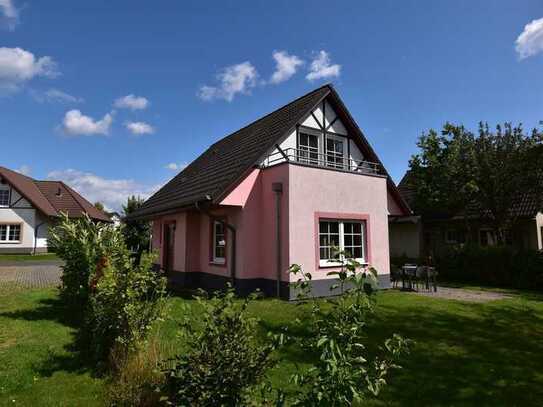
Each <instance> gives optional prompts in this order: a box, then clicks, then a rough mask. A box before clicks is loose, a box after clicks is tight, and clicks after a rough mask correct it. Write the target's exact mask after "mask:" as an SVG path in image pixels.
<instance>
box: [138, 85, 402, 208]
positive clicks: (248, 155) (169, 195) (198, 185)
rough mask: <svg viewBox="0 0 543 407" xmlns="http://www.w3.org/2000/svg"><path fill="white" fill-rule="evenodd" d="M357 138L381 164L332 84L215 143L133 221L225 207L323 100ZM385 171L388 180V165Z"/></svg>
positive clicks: (155, 196) (372, 158) (392, 184)
mask: <svg viewBox="0 0 543 407" xmlns="http://www.w3.org/2000/svg"><path fill="white" fill-rule="evenodd" d="M329 96H330V98H331V101H332V103H333V106H334V107H335V108H336V109H338V110H339V111H340V112H341V114H342V115H343V117H345V118H346V122H347V123H346V124H347V125H348V126H349V127H350V129H351V131H352V132H353V134H358V135H359V136H360V137H358V139H359V140H358V141H359V142H360V143H362V145H363V147H364V150H365V151H366V153H367V154H368V157H369V158H370V159H371V160H373V161H375V162H377V163H379V164H381V163H380V161H379V159H378V158H377V155H376V154H375V152H374V151H373V150H372V149H371V147H370V146H369V143H368V142H367V141H366V139H365V137H364V135H363V134H362V132H361V131H360V129H359V128H358V126H356V123H355V122H354V120H353V119H352V117H351V116H350V115H349V113H348V111H347V109H346V108H345V106H344V105H343V103H342V102H341V100H340V99H339V96H338V95H337V93H336V91H335V90H334V88H333V87H332V86H331V85H328V84H327V85H324V86H322V87H320V88H318V89H315V90H313V91H312V92H309V93H308V94H306V95H304V96H302V97H300V98H298V99H295V100H294V101H292V102H290V103H288V104H287V105H285V106H283V107H281V108H279V109H277V110H275V111H274V112H272V113H269V114H268V115H266V116H264V117H262V118H260V119H258V120H256V121H255V122H253V123H251V124H249V125H247V126H245V127H243V128H241V129H240V130H238V131H236V132H234V133H232V134H230V135H229V136H226V137H225V138H223V139H221V140H219V141H218V142H216V143H214V144H213V145H211V146H210V147H209V148H208V149H207V150H206V151H205V152H204V153H203V154H202V155H200V156H199V157H198V158H197V159H196V160H195V161H193V162H192V163H191V164H190V165H189V166H188V167H187V168H185V169H184V170H183V171H182V172H181V173H179V174H178V175H177V176H176V177H174V178H173V179H172V180H170V181H169V182H168V183H167V184H166V185H165V186H163V187H162V188H161V189H160V190H159V191H158V192H156V193H155V194H154V195H153V196H151V197H150V198H149V199H148V200H147V201H146V202H145V203H144V204H143V206H142V207H141V208H140V209H139V210H138V211H136V212H135V213H134V214H133V215H131V217H145V216H149V215H153V214H157V213H162V212H166V211H169V210H173V209H179V208H183V207H188V206H190V205H193V204H194V203H195V202H197V201H200V200H203V199H205V198H206V197H209V198H211V200H212V201H213V202H214V203H219V202H220V200H221V198H223V197H224V195H225V194H226V193H227V192H228V190H229V188H231V187H232V186H234V185H235V184H237V183H238V182H239V181H241V180H242V179H243V178H244V177H245V176H246V175H247V173H248V171H250V170H251V169H252V168H253V167H254V166H255V165H256V164H257V163H258V162H259V160H260V159H262V158H263V156H264V155H265V154H266V153H267V152H269V151H270V149H272V148H273V146H274V145H275V144H276V143H278V142H279V141H280V140H281V138H282V137H284V136H285V135H287V134H288V133H290V132H291V131H293V130H294V129H295V127H296V125H297V124H298V123H300V122H301V121H302V120H303V119H304V118H305V117H307V116H308V115H310V114H311V111H313V110H314V109H315V108H316V107H317V106H318V105H319V103H320V102H322V101H323V100H324V99H325V98H327V97H329ZM381 167H382V171H383V173H384V174H386V175H387V176H388V174H387V173H386V170H385V169H384V167H383V166H382V164H381ZM388 183H389V188H390V189H391V190H393V191H394V192H393V194H395V195H394V196H395V197H396V199H397V200H398V202H399V203H400V206H402V207H403V208H404V209H405V211H406V212H407V213H410V210H409V207H408V206H407V204H406V203H405V202H404V201H403V200H402V198H401V196H400V195H399V193H398V192H397V191H396V186H395V185H394V183H393V182H392V180H391V179H390V177H388Z"/></svg>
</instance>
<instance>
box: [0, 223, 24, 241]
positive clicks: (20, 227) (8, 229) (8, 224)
mask: <svg viewBox="0 0 543 407" xmlns="http://www.w3.org/2000/svg"><path fill="white" fill-rule="evenodd" d="M0 226H5V227H6V239H5V240H1V235H0V243H21V242H22V239H21V237H22V235H23V225H21V224H20V223H0ZM14 226H16V227H18V228H19V239H17V240H10V238H9V235H10V230H11V228H12V227H14Z"/></svg>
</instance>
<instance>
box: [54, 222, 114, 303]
mask: <svg viewBox="0 0 543 407" xmlns="http://www.w3.org/2000/svg"><path fill="white" fill-rule="evenodd" d="M122 240H123V239H122V235H121V234H119V233H118V231H117V230H116V229H115V228H114V227H113V226H111V225H108V224H106V223H95V222H93V221H92V220H91V219H90V218H89V217H88V216H87V215H85V216H83V217H82V218H78V219H70V218H69V217H68V215H66V214H64V213H63V214H61V217H60V220H59V221H58V223H57V224H56V225H55V226H54V227H53V228H51V230H50V231H49V238H48V242H49V245H50V246H51V249H52V250H53V251H54V252H55V253H56V254H57V255H58V257H60V258H61V259H62V260H63V261H64V265H63V266H62V276H61V281H62V285H61V295H62V297H63V298H64V299H65V300H66V301H68V302H69V303H70V305H72V306H74V305H75V306H80V307H81V308H85V306H86V305H87V303H88V299H89V288H90V280H91V278H92V276H93V275H94V272H95V270H96V265H97V264H98V262H99V259H100V258H102V257H104V256H106V254H107V255H108V256H111V255H112V254H113V253H114V252H116V251H118V248H120V247H122V246H123V243H122Z"/></svg>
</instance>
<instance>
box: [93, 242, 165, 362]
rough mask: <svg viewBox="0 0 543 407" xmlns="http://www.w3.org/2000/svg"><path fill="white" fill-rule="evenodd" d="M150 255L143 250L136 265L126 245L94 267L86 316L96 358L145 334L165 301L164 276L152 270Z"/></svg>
mask: <svg viewBox="0 0 543 407" xmlns="http://www.w3.org/2000/svg"><path fill="white" fill-rule="evenodd" d="M154 257H155V256H154V255H151V254H143V255H142V257H141V260H140V263H139V264H138V265H136V264H134V261H133V260H132V259H131V258H130V253H129V251H128V250H126V248H125V249H124V250H122V251H120V253H119V254H118V256H115V257H113V258H112V259H111V260H110V261H109V262H107V261H106V262H105V264H104V267H103V268H102V269H100V268H98V269H97V274H96V277H97V282H96V286H95V288H94V289H93V294H92V295H91V297H90V304H89V313H88V317H87V320H86V327H87V330H88V334H89V335H90V336H91V338H92V340H93V343H94V346H93V350H94V353H95V355H94V356H95V358H96V359H97V360H104V359H105V358H107V357H108V355H109V352H110V351H111V349H113V347H115V348H116V352H120V353H123V352H124V353H126V354H127V353H128V352H129V351H130V350H133V349H135V348H136V347H137V345H138V344H140V343H142V342H143V341H144V340H145V339H146V338H147V336H148V334H149V332H150V330H151V328H152V327H153V325H154V323H155V321H156V320H157V319H159V317H160V316H161V315H162V310H163V308H164V305H165V292H166V282H165V279H164V278H163V277H162V276H161V275H160V274H159V273H156V272H154V271H153V270H152V266H153V259H154Z"/></svg>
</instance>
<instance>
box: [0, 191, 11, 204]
mask: <svg viewBox="0 0 543 407" xmlns="http://www.w3.org/2000/svg"><path fill="white" fill-rule="evenodd" d="M0 206H9V189H0Z"/></svg>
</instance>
